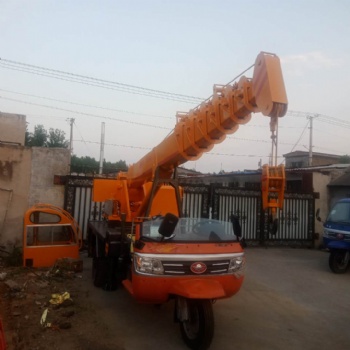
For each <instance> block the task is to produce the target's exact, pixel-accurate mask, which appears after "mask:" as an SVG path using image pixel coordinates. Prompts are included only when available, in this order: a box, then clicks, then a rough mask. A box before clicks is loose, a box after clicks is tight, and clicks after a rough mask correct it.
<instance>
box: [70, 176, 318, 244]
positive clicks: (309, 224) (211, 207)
mask: <svg viewBox="0 0 350 350" xmlns="http://www.w3.org/2000/svg"><path fill="white" fill-rule="evenodd" d="M92 184H93V177H79V176H70V177H69V178H68V180H67V182H66V192H65V209H66V210H67V211H68V212H69V213H71V214H72V215H73V216H74V218H75V219H76V220H77V221H78V223H79V225H80V227H81V229H82V232H83V239H86V237H87V223H88V221H89V220H99V219H101V213H102V206H103V204H102V203H95V202H93V201H92ZM183 189H184V197H183V203H182V210H183V214H184V215H185V216H188V217H204V218H213V219H219V220H222V221H226V222H229V219H230V216H231V215H232V214H234V215H237V216H238V217H239V219H240V223H241V225H242V233H243V236H244V239H245V241H246V243H247V244H248V245H253V246H255V245H256V246H258V245H278V246H281V245H286V246H309V247H311V246H312V245H313V237H314V210H315V209H314V203H315V201H314V196H313V195H312V194H300V193H286V194H285V199H284V205H283V210H280V211H278V213H277V217H278V219H279V220H278V231H277V234H276V235H271V233H270V225H269V216H268V213H267V212H264V211H263V210H262V201H261V192H260V191H251V190H244V189H242V190H241V189H233V188H227V187H219V186H217V185H214V184H212V185H195V184H193V185H192V184H186V185H184V186H183ZM228 224H229V223H228Z"/></svg>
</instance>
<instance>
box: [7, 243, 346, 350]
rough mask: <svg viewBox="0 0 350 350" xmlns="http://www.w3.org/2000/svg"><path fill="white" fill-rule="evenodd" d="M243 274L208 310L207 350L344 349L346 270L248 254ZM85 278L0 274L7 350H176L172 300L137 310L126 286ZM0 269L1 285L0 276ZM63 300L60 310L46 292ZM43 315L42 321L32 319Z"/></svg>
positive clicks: (288, 256) (276, 251) (299, 252)
mask: <svg viewBox="0 0 350 350" xmlns="http://www.w3.org/2000/svg"><path fill="white" fill-rule="evenodd" d="M245 253H246V257H247V267H246V277H245V280H244V283H243V286H242V289H241V291H240V292H239V293H238V294H237V295H236V296H234V297H233V298H229V299H224V300H218V301H217V302H216V303H215V304H214V316H215V335H214V339H213V343H212V345H211V347H210V350H231V349H235V350H251V349H258V350H280V349H284V350H300V349H303V350H319V349H330V348H331V349H348V348H349V344H350V334H349V332H348V323H349V312H348V310H350V299H349V290H350V271H348V273H346V274H344V275H336V274H334V273H332V272H331V271H330V269H329V267H328V256H329V254H328V253H327V252H324V251H319V250H309V249H289V248H271V249H265V248H262V249H259V248H247V249H246V252H245ZM81 258H82V259H83V262H84V269H83V272H82V273H80V272H78V273H71V272H69V271H64V270H62V269H61V270H60V269H58V271H57V270H56V269H52V270H48V269H43V270H42V269H40V270H37V269H35V270H34V269H23V268H6V269H4V268H2V267H1V266H0V315H1V316H2V318H3V321H4V327H5V332H6V340H7V343H8V350H18V349H21V350H27V349H28V350H44V349H45V350H46V349H54V350H90V349H91V350H92V349H94V350H96V349H98V350H154V349H160V348H161V349H167V350H184V349H187V348H186V345H185V344H184V343H183V341H182V339H181V334H180V331H179V325H178V324H177V323H174V322H173V312H174V304H173V302H169V303H166V304H164V305H162V306H161V307H159V306H154V305H148V304H138V303H137V302H136V301H135V300H134V299H133V298H132V297H131V296H130V295H129V294H128V292H127V291H126V290H125V289H124V288H119V289H117V290H116V291H112V292H107V291H104V290H102V289H101V288H96V287H94V286H93V284H92V278H91V259H90V258H87V256H86V254H82V255H81ZM3 272H6V277H5V278H4V280H3V281H1V279H2V278H3V277H1V274H2V273H3ZM64 292H69V293H70V298H71V300H69V301H65V302H64V303H62V304H61V305H60V306H55V305H52V304H51V303H50V299H52V294H55V293H56V294H60V295H62V293H64ZM46 309H48V315H47V322H49V323H51V327H43V326H41V325H40V320H41V317H42V314H43V312H44V311H45V310H46Z"/></svg>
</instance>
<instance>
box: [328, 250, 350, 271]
mask: <svg viewBox="0 0 350 350" xmlns="http://www.w3.org/2000/svg"><path fill="white" fill-rule="evenodd" d="M349 264H350V253H349V251H347V250H333V251H331V254H330V255H329V267H330V269H331V270H332V271H333V272H334V273H345V272H346V271H347V270H348V269H349Z"/></svg>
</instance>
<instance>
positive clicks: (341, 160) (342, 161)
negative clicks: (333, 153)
mask: <svg viewBox="0 0 350 350" xmlns="http://www.w3.org/2000/svg"><path fill="white" fill-rule="evenodd" d="M339 163H340V164H350V156H349V155H347V154H345V155H344V156H341V157H340V158H339Z"/></svg>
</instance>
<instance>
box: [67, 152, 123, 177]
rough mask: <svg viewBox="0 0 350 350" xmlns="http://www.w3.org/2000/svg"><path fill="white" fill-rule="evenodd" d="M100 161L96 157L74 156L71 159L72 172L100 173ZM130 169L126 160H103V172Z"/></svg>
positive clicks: (108, 172)
mask: <svg viewBox="0 0 350 350" xmlns="http://www.w3.org/2000/svg"><path fill="white" fill-rule="evenodd" d="M99 168H100V162H99V161H97V160H96V159H95V158H91V157H89V156H85V157H77V156H76V155H73V156H72V159H71V172H72V173H84V174H87V173H95V174H98V173H99ZM127 169H128V167H127V165H126V162H125V160H119V161H118V162H115V163H112V162H106V160H104V161H103V168H102V172H103V174H110V173H117V172H119V171H126V170H127Z"/></svg>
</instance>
